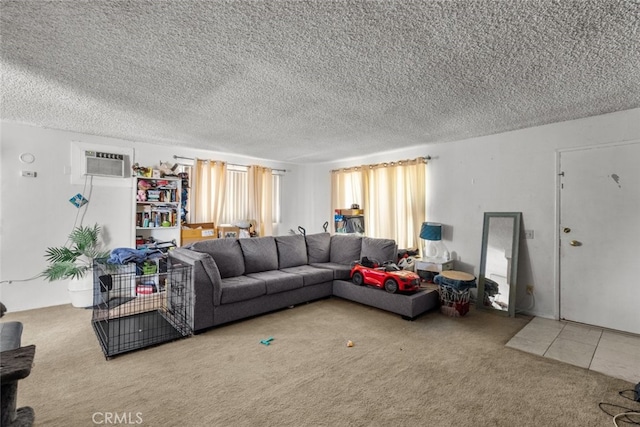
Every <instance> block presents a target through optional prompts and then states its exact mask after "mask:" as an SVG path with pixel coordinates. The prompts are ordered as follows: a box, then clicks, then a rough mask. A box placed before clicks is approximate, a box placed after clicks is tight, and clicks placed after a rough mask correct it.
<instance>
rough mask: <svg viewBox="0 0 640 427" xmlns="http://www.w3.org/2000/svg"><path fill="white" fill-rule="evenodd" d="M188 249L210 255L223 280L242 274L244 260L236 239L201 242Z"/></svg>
mask: <svg viewBox="0 0 640 427" xmlns="http://www.w3.org/2000/svg"><path fill="white" fill-rule="evenodd" d="M188 247H189V248H190V249H193V250H196V251H198V252H203V253H207V254H209V255H211V258H213V260H214V261H215V262H216V265H217V266H218V270H219V271H220V277H222V278H223V279H225V278H227V277H235V276H242V275H243V274H244V258H243V256H242V249H241V248H240V243H239V242H238V239H211V240H203V241H201V242H195V243H192V244H191V245H189V246H188Z"/></svg>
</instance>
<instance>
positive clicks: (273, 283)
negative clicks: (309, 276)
mask: <svg viewBox="0 0 640 427" xmlns="http://www.w3.org/2000/svg"><path fill="white" fill-rule="evenodd" d="M247 277H250V278H252V279H258V280H262V281H263V282H264V283H265V284H266V286H267V294H277V293H278V292H285V291H290V290H292V289H297V288H301V287H302V285H303V280H302V276H300V275H299V274H292V273H285V272H284V271H281V270H269V271H262V272H260V273H251V274H247Z"/></svg>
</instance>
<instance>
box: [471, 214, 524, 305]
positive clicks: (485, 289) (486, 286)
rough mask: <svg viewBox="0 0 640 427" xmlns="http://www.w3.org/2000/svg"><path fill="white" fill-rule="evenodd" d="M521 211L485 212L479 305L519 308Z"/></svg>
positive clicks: (477, 303) (479, 279)
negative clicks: (517, 298)
mask: <svg viewBox="0 0 640 427" xmlns="http://www.w3.org/2000/svg"><path fill="white" fill-rule="evenodd" d="M521 218H522V213H521V212H485V214H484V224H483V227H482V252H481V255H480V267H479V273H478V297H477V299H476V307H478V308H482V309H487V310H497V311H499V312H500V313H502V314H505V315H508V316H510V317H514V316H515V312H516V279H517V277H518V247H519V245H520V222H521Z"/></svg>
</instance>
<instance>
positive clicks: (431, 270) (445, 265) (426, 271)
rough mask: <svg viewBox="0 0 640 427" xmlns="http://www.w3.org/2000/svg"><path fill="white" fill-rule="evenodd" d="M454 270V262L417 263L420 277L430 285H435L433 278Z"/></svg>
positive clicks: (429, 261)
mask: <svg viewBox="0 0 640 427" xmlns="http://www.w3.org/2000/svg"><path fill="white" fill-rule="evenodd" d="M447 270H453V260H450V261H431V260H419V261H416V272H417V273H418V276H420V277H421V278H422V279H424V280H426V281H427V282H429V283H433V278H434V277H435V276H436V275H437V274H438V273H441V272H443V271H447Z"/></svg>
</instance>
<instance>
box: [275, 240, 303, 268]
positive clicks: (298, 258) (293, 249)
mask: <svg viewBox="0 0 640 427" xmlns="http://www.w3.org/2000/svg"><path fill="white" fill-rule="evenodd" d="M275 240H276V246H277V247H278V268H287V267H297V266H299V265H305V264H307V262H308V259H307V245H306V243H305V241H304V236H303V235H301V234H295V235H291V236H276V237H275Z"/></svg>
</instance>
